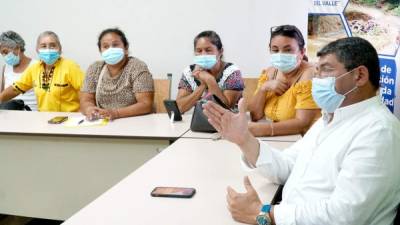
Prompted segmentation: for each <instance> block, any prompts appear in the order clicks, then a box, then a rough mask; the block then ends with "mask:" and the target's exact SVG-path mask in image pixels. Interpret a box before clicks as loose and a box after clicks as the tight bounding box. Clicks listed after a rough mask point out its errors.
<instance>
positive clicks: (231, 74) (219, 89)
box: [176, 31, 244, 112]
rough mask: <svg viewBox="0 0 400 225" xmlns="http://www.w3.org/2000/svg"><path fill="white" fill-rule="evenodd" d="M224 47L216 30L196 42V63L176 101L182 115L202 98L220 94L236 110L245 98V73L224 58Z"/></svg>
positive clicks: (186, 74)
mask: <svg viewBox="0 0 400 225" xmlns="http://www.w3.org/2000/svg"><path fill="white" fill-rule="evenodd" d="M223 52H224V51H223V47H222V42H221V39H220V37H219V36H218V34H217V33H215V32H214V31H203V32H201V33H200V34H198V35H197V36H196V37H195V39H194V54H195V57H194V64H192V65H190V66H188V67H186V68H185V69H184V71H183V74H182V78H181V80H180V82H179V86H178V88H179V91H178V96H177V98H176V101H177V104H178V107H179V109H180V111H181V112H186V111H188V110H189V109H191V108H192V107H193V106H194V105H195V104H196V102H197V101H198V100H199V99H211V98H212V95H216V96H217V97H218V98H219V99H221V100H222V101H223V102H224V103H225V105H227V106H228V107H230V108H233V107H235V106H236V105H237V102H238V101H239V98H240V97H241V96H242V91H243V88H244V83H243V79H242V73H241V72H240V70H239V68H238V67H237V66H236V65H234V64H233V63H229V62H225V61H223V59H222V55H223Z"/></svg>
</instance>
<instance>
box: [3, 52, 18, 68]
mask: <svg viewBox="0 0 400 225" xmlns="http://www.w3.org/2000/svg"><path fill="white" fill-rule="evenodd" d="M4 61H5V62H6V63H7V64H8V65H10V66H16V65H18V64H19V55H14V53H13V52H9V53H8V54H7V55H6V56H4Z"/></svg>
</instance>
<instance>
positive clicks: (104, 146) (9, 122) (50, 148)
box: [0, 111, 190, 220]
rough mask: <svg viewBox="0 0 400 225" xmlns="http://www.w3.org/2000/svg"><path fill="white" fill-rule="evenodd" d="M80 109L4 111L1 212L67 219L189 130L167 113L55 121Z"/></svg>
mask: <svg viewBox="0 0 400 225" xmlns="http://www.w3.org/2000/svg"><path fill="white" fill-rule="evenodd" d="M62 115H67V116H79V115H80V113H43V112H41V113H39V112H24V111H0V182H1V185H0V214H1V213H3V214H11V215H20V216H28V217H40V218H48V219H61V220H64V219H66V218H68V217H70V216H71V215H72V214H73V213H75V212H77V211H78V210H79V209H80V208H82V207H83V206H85V205H87V204H88V203H89V202H91V201H92V200H93V199H95V198H96V197H98V196H99V195H100V194H102V193H103V192H104V191H106V190H107V189H109V188H110V187H112V186H113V185H115V184H116V183H117V182H119V181H120V180H121V179H123V178H124V177H126V176H127V175H128V174H130V173H131V172H132V171H134V170H135V169H137V168H138V167H139V166H141V165H142V164H143V163H145V162H146V161H147V160H149V159H151V158H152V157H154V156H155V155H156V154H158V152H159V151H161V150H162V149H164V148H166V147H167V146H168V145H169V144H170V142H172V141H174V140H176V139H178V138H179V137H180V136H182V135H183V133H185V132H186V131H187V130H188V128H189V124H190V120H189V121H188V120H187V119H185V118H184V121H183V122H177V123H173V124H171V123H170V121H169V119H168V116H167V114H150V115H146V116H138V117H131V118H126V119H118V120H115V121H113V122H110V123H109V124H108V125H106V126H99V127H74V128H67V127H64V126H63V125H51V124H48V123H47V121H48V120H49V119H51V118H52V117H54V116H62Z"/></svg>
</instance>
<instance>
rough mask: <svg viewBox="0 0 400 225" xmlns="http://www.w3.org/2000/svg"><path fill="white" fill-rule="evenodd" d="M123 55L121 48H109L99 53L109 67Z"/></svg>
mask: <svg viewBox="0 0 400 225" xmlns="http://www.w3.org/2000/svg"><path fill="white" fill-rule="evenodd" d="M124 56H125V53H124V50H123V49H122V48H109V49H107V50H105V51H104V52H102V53H101V57H102V58H103V60H104V61H105V62H106V63H107V64H109V65H115V64H117V63H119V62H121V60H122V59H123V58H124Z"/></svg>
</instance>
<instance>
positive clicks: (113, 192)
mask: <svg viewBox="0 0 400 225" xmlns="http://www.w3.org/2000/svg"><path fill="white" fill-rule="evenodd" d="M270 143H271V144H272V145H274V146H275V147H278V148H285V147H287V146H289V145H290V144H291V143H289V142H270ZM240 156H241V154H240V150H239V149H238V147H237V146H235V145H234V144H232V143H229V142H227V141H225V140H221V141H212V140H209V139H188V138H181V139H179V140H177V141H176V142H175V143H174V144H172V145H171V146H169V147H168V148H167V149H166V150H164V151H163V152H161V153H160V154H158V155H157V156H156V157H154V158H153V159H151V160H150V161H148V162H147V163H146V164H144V165H143V166H142V167H140V168H139V169H137V170H136V171H135V172H133V173H132V174H130V175H129V176H128V177H126V178H125V179H123V180H122V181H121V182H119V183H118V184H117V185H115V186H114V187H113V188H111V189H110V190H109V191H107V192H106V193H104V194H103V195H101V196H100V197H99V198H97V199H96V200H95V201H93V202H92V203H90V204H89V205H88V206H86V207H85V208H83V209H82V210H81V211H79V212H78V213H76V214H75V215H73V216H72V217H71V218H70V219H68V220H67V221H66V222H65V223H64V225H87V224H91V225H110V224H118V225H132V224H140V225H147V224H149V225H153V224H173V225H180V224H182V225H183V224H194V225H196V224H199V225H200V224H202V225H204V224H237V223H236V222H235V221H233V219H232V218H231V216H230V214H229V212H228V210H227V208H226V187H227V186H228V185H231V186H232V187H233V188H235V189H236V190H237V191H240V192H244V186H243V177H244V176H245V175H246V174H249V173H246V172H244V171H243V170H242V168H241V164H240ZM249 175H250V178H251V180H252V183H253V185H254V186H255V188H256V190H257V191H258V193H259V195H260V198H261V199H262V200H263V201H264V202H269V201H271V199H272V197H273V195H274V194H275V191H276V189H277V185H274V184H271V183H270V182H269V181H268V180H266V179H265V178H262V177H261V176H259V175H257V174H255V173H253V172H252V173H250V174H249ZM156 186H182V187H194V188H196V190H197V193H196V194H195V196H194V197H193V198H192V199H176V198H154V197H151V196H150V192H151V190H152V189H153V188H154V187H156Z"/></svg>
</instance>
